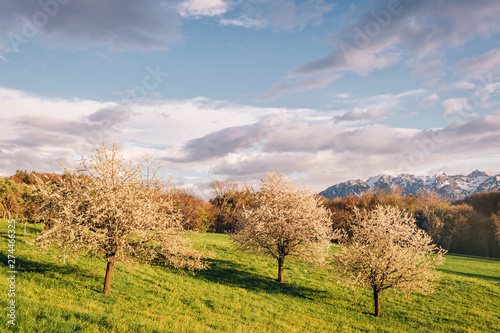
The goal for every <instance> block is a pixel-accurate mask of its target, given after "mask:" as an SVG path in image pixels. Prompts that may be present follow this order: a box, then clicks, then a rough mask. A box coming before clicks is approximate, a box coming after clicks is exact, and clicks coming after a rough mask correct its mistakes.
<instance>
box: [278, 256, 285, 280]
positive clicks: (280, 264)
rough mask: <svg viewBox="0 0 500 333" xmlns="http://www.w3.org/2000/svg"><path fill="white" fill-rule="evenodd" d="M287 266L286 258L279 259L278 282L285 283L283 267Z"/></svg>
mask: <svg viewBox="0 0 500 333" xmlns="http://www.w3.org/2000/svg"><path fill="white" fill-rule="evenodd" d="M284 264H285V257H279V258H278V282H281V283H284V282H285V279H284V278H283V266H284Z"/></svg>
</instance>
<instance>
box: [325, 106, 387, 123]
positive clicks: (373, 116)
mask: <svg viewBox="0 0 500 333" xmlns="http://www.w3.org/2000/svg"><path fill="white" fill-rule="evenodd" d="M388 116H389V113H388V112H387V110H385V109H368V110H366V111H363V110H361V109H360V108H354V109H353V110H351V111H349V112H347V113H345V114H343V115H341V116H334V117H333V118H332V119H333V121H334V123H341V122H350V121H376V120H380V119H383V118H386V117H388Z"/></svg>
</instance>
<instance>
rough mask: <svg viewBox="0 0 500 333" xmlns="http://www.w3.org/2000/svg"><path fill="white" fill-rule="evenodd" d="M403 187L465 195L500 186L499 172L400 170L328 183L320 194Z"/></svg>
mask: <svg viewBox="0 0 500 333" xmlns="http://www.w3.org/2000/svg"><path fill="white" fill-rule="evenodd" d="M396 187H400V188H402V190H403V193H402V194H403V195H407V194H412V195H416V194H417V193H418V192H419V191H421V190H431V191H435V192H437V193H439V194H440V195H442V196H443V197H445V198H447V199H450V200H459V199H463V198H465V197H467V196H470V195H471V194H474V193H478V192H484V191H487V192H491V191H493V190H497V189H500V175H497V176H489V175H487V174H486V173H484V172H482V171H478V170H476V171H474V172H472V173H470V174H469V175H466V176H464V175H453V176H448V175H446V174H445V173H441V174H436V175H433V176H413V175H409V174H400V175H398V176H396V177H393V176H390V175H378V176H374V177H370V178H368V179H367V180H366V181H363V180H360V179H358V180H349V181H346V182H343V183H339V184H336V185H333V186H330V187H328V188H327V189H326V190H324V191H322V192H320V193H319V194H320V195H322V196H324V197H325V198H327V199H329V200H331V199H334V198H341V197H346V196H348V195H358V196H359V195H361V194H363V193H364V192H367V191H373V190H374V189H377V188H378V189H382V190H385V189H391V188H392V189H394V188H396Z"/></svg>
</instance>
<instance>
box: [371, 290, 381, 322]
mask: <svg viewBox="0 0 500 333" xmlns="http://www.w3.org/2000/svg"><path fill="white" fill-rule="evenodd" d="M373 300H374V301H375V313H374V316H375V317H382V316H381V315H380V291H379V290H378V289H373Z"/></svg>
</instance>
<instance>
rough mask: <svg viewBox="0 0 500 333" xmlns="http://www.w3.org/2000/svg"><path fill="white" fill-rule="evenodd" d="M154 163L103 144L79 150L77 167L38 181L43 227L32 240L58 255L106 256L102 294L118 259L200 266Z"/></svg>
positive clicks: (108, 288) (202, 265)
mask: <svg viewBox="0 0 500 333" xmlns="http://www.w3.org/2000/svg"><path fill="white" fill-rule="evenodd" d="M159 167H160V166H159V164H158V163H156V162H155V161H151V160H150V159H148V158H147V157H146V159H145V163H143V164H133V163H132V161H126V160H125V159H124V158H123V157H122V155H120V154H119V153H118V149H117V146H116V145H113V147H112V148H111V149H108V148H106V147H105V146H104V145H102V146H101V147H97V148H96V150H95V152H94V153H93V154H85V153H84V154H83V157H82V159H81V161H80V167H79V169H77V170H69V169H67V168H65V177H61V178H60V179H59V180H58V181H57V182H56V183H55V184H50V185H49V184H46V183H44V182H43V181H42V180H40V179H39V181H38V189H39V195H40V196H41V197H42V200H41V202H42V203H43V206H42V209H41V212H42V213H43V214H44V215H45V216H44V217H45V218H44V220H45V221H46V226H45V228H44V230H43V231H42V233H41V234H40V235H39V236H38V237H37V238H36V239H35V241H34V243H35V244H36V245H38V246H40V247H41V248H42V249H49V248H54V247H56V248H61V249H63V250H64V253H65V254H66V253H68V254H71V253H73V254H78V253H81V252H82V251H90V252H92V253H94V254H97V255H102V256H104V257H105V258H106V260H107V268H106V275H105V279H104V280H105V281H104V289H103V293H104V294H110V293H111V279H112V276H113V268H114V266H115V263H116V262H118V261H134V262H141V263H148V262H152V261H156V262H162V263H165V264H170V265H172V266H174V267H176V268H181V267H185V268H187V269H191V270H194V269H203V268H205V267H206V264H205V262H204V261H203V255H202V253H200V252H198V251H196V250H194V249H192V248H191V247H190V244H189V242H188V240H187V239H185V238H184V237H181V236H180V235H179V231H180V230H181V225H180V223H181V219H180V215H179V213H178V212H177V211H176V209H174V201H173V199H172V197H171V196H170V195H169V193H168V191H167V190H166V188H165V185H164V183H163V182H162V180H161V179H160V178H159V177H158V176H157V171H158V168H159Z"/></svg>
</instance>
